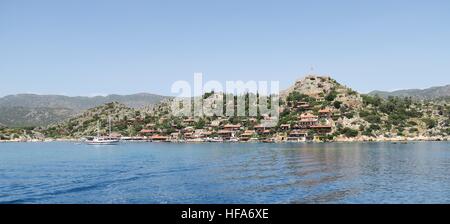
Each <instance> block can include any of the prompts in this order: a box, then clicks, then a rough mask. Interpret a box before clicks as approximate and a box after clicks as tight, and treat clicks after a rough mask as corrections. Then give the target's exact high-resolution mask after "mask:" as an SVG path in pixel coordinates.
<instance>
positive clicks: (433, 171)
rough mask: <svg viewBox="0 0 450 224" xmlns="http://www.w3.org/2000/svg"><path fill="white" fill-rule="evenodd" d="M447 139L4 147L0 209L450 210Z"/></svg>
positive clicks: (1, 147) (1, 149)
mask: <svg viewBox="0 0 450 224" xmlns="http://www.w3.org/2000/svg"><path fill="white" fill-rule="evenodd" d="M449 146H450V144H449V143H447V142H420V143H419V142H417V143H409V144H392V143H327V144H263V143H261V144H250V143H249V144H223V143H222V144H217V143H210V144H209V143H208V144H171V143H126V144H121V145H118V146H89V145H83V144H75V143H2V144H0V203H450V175H449V174H450V147H449Z"/></svg>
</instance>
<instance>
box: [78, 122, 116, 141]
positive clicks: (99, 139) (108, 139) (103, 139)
mask: <svg viewBox="0 0 450 224" xmlns="http://www.w3.org/2000/svg"><path fill="white" fill-rule="evenodd" d="M108 119H109V136H108V137H101V136H100V122H97V136H96V137H94V138H93V139H92V140H87V141H86V143H87V144H88V145H117V144H119V140H118V139H115V138H112V137H111V118H108Z"/></svg>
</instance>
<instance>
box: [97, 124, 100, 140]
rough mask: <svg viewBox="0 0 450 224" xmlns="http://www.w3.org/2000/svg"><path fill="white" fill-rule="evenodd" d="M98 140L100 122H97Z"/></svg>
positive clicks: (98, 136)
mask: <svg viewBox="0 0 450 224" xmlns="http://www.w3.org/2000/svg"><path fill="white" fill-rule="evenodd" d="M97 138H100V121H97Z"/></svg>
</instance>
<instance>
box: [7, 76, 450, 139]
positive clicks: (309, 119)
mask: <svg viewBox="0 0 450 224" xmlns="http://www.w3.org/2000/svg"><path fill="white" fill-rule="evenodd" d="M220 97H224V96H223V95H222V94H221V93H207V94H205V95H204V96H203V98H204V99H207V101H216V100H217V99H219V98H220ZM230 97H231V98H230ZM244 97H245V100H246V102H247V103H246V104H249V102H250V101H249V97H250V95H249V94H247V95H246V96H244ZM281 97H282V99H281V101H280V116H279V119H278V121H277V122H278V123H277V125H276V126H275V127H265V126H264V125H262V124H264V123H266V121H271V120H273V117H270V116H267V115H265V114H260V113H258V114H257V115H256V116H229V117H228V116H202V117H192V116H187V117H178V116H173V114H172V113H171V108H170V102H171V99H167V100H163V101H162V102H161V103H158V104H157V105H155V106H154V107H153V108H151V109H148V108H147V109H137V108H131V107H128V106H127V105H124V104H121V103H119V102H113V103H108V104H105V105H101V106H98V107H95V108H92V109H89V110H87V111H85V112H84V113H82V114H81V115H78V116H75V117H73V118H70V119H67V120H65V121H63V122H60V123H58V124H56V125H52V126H49V127H47V128H43V129H35V130H34V131H35V132H40V133H43V134H44V135H45V136H46V137H50V138H81V137H85V136H92V135H96V132H97V123H98V122H100V125H101V133H102V134H105V133H106V131H107V124H108V117H111V119H112V130H113V132H114V134H115V135H117V136H140V135H143V133H144V134H146V133H147V134H149V135H150V136H151V135H155V136H157V137H158V139H171V140H176V141H177V140H180V139H183V140H186V141H191V140H192V141H202V139H204V138H206V137H222V138H224V139H231V138H232V136H234V137H238V138H239V139H241V141H248V140H249V139H253V140H255V139H256V140H260V141H263V140H264V141H265V140H267V139H276V140H277V141H305V140H308V139H309V140H313V139H314V140H315V141H379V140H407V139H409V140H437V139H447V138H448V137H449V136H450V105H447V104H446V103H445V102H441V101H436V102H433V101H427V102H422V101H413V100H411V99H410V98H400V97H392V98H389V99H384V98H381V97H378V96H370V95H361V94H359V93H358V92H356V91H353V90H352V89H350V88H348V87H346V86H344V85H342V84H340V83H338V82H337V81H336V80H334V79H332V78H330V77H326V76H311V75H310V76H306V77H304V78H302V79H300V80H299V81H297V82H296V83H295V84H294V85H293V86H292V87H290V88H288V89H287V90H286V91H283V92H282V93H281ZM226 98H227V101H228V102H226V106H225V105H222V106H223V107H224V108H225V107H229V106H230V105H231V106H232V104H233V102H229V99H234V100H236V99H237V97H236V96H231V95H226ZM218 102H220V101H218ZM224 103H225V101H224ZM230 103H231V104H230ZM234 105H235V107H236V102H234ZM219 108H220V107H219ZM246 108H248V105H247V106H246ZM13 131H15V132H14V133H20V132H17V131H16V130H13ZM13 131H9V133H6V134H5V135H4V136H11V133H13ZM142 131H144V132H142ZM33 135H35V136H36V133H33ZM149 135H147V136H149ZM3 138H6V137H3Z"/></svg>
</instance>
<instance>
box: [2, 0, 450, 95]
mask: <svg viewBox="0 0 450 224" xmlns="http://www.w3.org/2000/svg"><path fill="white" fill-rule="evenodd" d="M449 12H450V1H448V0H442V1H432V0H431V1H423V0H420V1H411V0H403V1H401V0H388V1H383V0H377V1H360V0H359V1H356V0H355V1H344V0H342V1H335V0H333V1H331V0H330V1H320V0H319V1H316V0H314V1H312V0H311V1H261V0H259V1H242V0H240V1H232V0H222V1H214V0H208V1H194V0H189V1H182V0H179V1H170V0H169V1H168V0H164V1H163V0H161V1H150V0H148V1H133V0H131V1H130V0H127V1H125V0H123V1H111V0H109V1H106V0H104V1H93V0H77V1H75V0H72V1H71V0H67V1H60V0H54V1H49V0H40V1H34V0H29V1H24V0H0V78H1V80H0V96H3V95H7V94H16V93H39V94H66V95H88V96H89V95H95V94H105V93H117V94H127V93H137V92H151V93H160V94H170V86H171V84H172V83H173V82H174V81H176V80H180V79H184V80H186V79H187V80H191V79H192V75H193V73H194V72H203V73H204V75H205V79H208V80H211V79H214V80H219V81H225V80H239V79H241V80H244V81H245V80H279V81H280V83H281V87H283V88H284V87H287V86H289V85H290V84H291V83H292V82H294V80H296V79H298V78H299V77H301V76H302V75H303V74H305V73H307V72H308V71H309V68H310V67H311V65H314V67H315V70H316V72H318V73H324V74H329V75H331V76H333V77H334V78H336V79H337V80H338V81H340V82H341V83H343V84H346V85H348V86H350V87H353V88H354V89H356V90H358V91H361V92H368V91H371V90H374V89H380V90H394V89H403V88H425V87H429V86H434V85H445V84H450V13H449Z"/></svg>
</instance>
